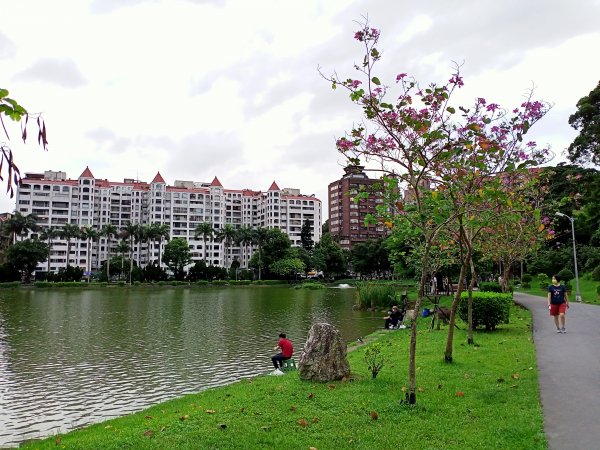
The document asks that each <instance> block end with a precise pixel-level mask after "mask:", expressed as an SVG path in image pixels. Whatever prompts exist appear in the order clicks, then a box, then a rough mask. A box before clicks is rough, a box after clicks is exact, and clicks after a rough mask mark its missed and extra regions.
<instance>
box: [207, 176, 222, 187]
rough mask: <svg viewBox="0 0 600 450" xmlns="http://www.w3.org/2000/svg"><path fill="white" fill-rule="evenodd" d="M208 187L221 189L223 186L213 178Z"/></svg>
mask: <svg viewBox="0 0 600 450" xmlns="http://www.w3.org/2000/svg"><path fill="white" fill-rule="evenodd" d="M210 185H211V186H213V187H223V185H222V184H221V182H220V181H219V179H218V178H217V177H215V179H214V180H213V181H212V183H210Z"/></svg>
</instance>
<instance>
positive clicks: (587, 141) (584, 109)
mask: <svg viewBox="0 0 600 450" xmlns="http://www.w3.org/2000/svg"><path fill="white" fill-rule="evenodd" d="M569 125H571V126H572V127H573V128H575V129H576V130H577V131H579V135H577V137H576V138H575V139H574V140H573V142H572V143H571V145H569V148H568V153H569V160H570V161H571V162H578V163H583V164H585V163H593V164H600V82H598V85H597V86H596V87H595V88H594V89H593V90H592V91H591V92H590V93H589V94H588V95H586V96H585V97H582V98H581V99H579V101H578V102H577V111H575V112H574V113H573V114H572V115H571V116H570V117H569Z"/></svg>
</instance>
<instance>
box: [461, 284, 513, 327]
mask: <svg viewBox="0 0 600 450" xmlns="http://www.w3.org/2000/svg"><path fill="white" fill-rule="evenodd" d="M468 298H469V293H468V292H463V293H462V297H461V301H460V305H459V307H458V316H459V317H460V318H461V319H462V320H463V321H465V322H467V320H468V305H469V301H468ZM512 304H513V296H512V294H511V293H507V294H503V293H500V292H473V329H476V328H477V327H479V326H484V327H485V329H486V330H495V329H496V326H497V325H498V324H500V323H508V321H509V318H510V307H511V305H512Z"/></svg>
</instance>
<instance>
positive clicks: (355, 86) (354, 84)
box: [350, 80, 362, 89]
mask: <svg viewBox="0 0 600 450" xmlns="http://www.w3.org/2000/svg"><path fill="white" fill-rule="evenodd" d="M361 84H362V81H360V80H352V83H350V87H352V88H354V89H356V88H357V87H358V86H359V85H361Z"/></svg>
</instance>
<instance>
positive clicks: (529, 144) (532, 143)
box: [527, 141, 537, 148]
mask: <svg viewBox="0 0 600 450" xmlns="http://www.w3.org/2000/svg"><path fill="white" fill-rule="evenodd" d="M536 145H537V144H536V143H535V142H534V141H529V142H528V143H527V147H529V148H534V147H535V146H536Z"/></svg>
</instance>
